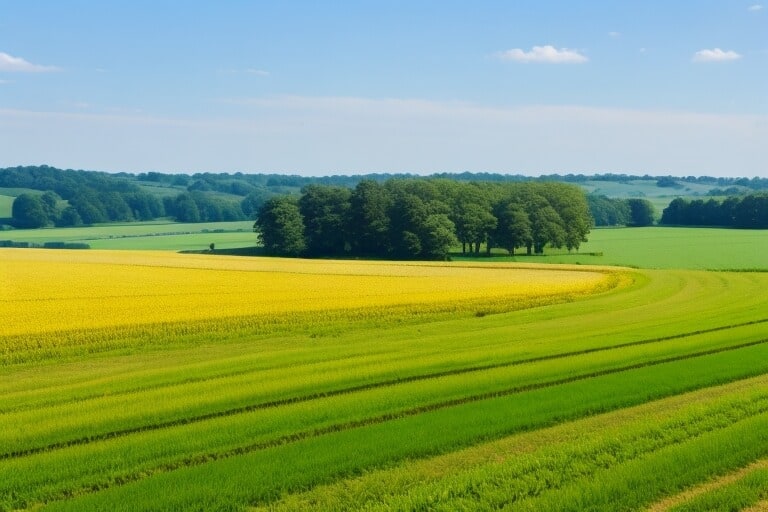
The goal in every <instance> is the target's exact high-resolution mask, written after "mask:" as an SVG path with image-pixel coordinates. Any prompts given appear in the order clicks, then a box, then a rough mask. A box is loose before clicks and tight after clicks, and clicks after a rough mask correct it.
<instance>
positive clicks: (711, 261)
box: [453, 227, 768, 270]
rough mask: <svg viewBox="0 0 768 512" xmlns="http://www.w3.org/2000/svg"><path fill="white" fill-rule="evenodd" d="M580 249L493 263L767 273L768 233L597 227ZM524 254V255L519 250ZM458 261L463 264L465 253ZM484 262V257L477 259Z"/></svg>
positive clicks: (501, 254)
mask: <svg viewBox="0 0 768 512" xmlns="http://www.w3.org/2000/svg"><path fill="white" fill-rule="evenodd" d="M588 238H589V241H587V242H584V243H582V244H581V247H579V249H578V251H571V252H570V253H569V252H568V251H565V250H558V249H552V248H547V249H546V251H545V254H544V255H542V256H527V255H525V254H524V252H525V250H524V249H523V254H516V255H515V256H511V257H510V256H507V255H506V251H494V256H495V257H494V258H492V259H491V261H518V262H531V263H534V262H535V263H570V264H584V265H619V266H629V267H636V268H656V269H664V268H666V269H682V268H688V269H702V270H758V269H759V270H767V269H768V230H746V229H744V230H741V229H718V228H671V227H647V228H603V229H593V230H592V231H591V232H590V233H589V235H588ZM518 252H519V251H518ZM453 258H454V259H455V260H457V261H462V260H464V259H469V258H466V257H465V256H462V255H461V254H456V253H454V254H453ZM477 259H478V260H482V259H483V258H477Z"/></svg>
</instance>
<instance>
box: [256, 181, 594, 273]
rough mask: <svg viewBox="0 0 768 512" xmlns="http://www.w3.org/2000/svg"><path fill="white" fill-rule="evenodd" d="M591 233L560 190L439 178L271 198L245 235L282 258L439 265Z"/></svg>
mask: <svg viewBox="0 0 768 512" xmlns="http://www.w3.org/2000/svg"><path fill="white" fill-rule="evenodd" d="M591 226H592V218H591V216H590V213H589V207H588V205H587V200H586V196H585V195H584V193H583V192H582V190H581V189H580V188H578V187H576V186H573V185H568V184H564V183H543V182H528V183H477V182H473V183H463V182H458V181H455V180H445V179H392V180H389V181H386V182H384V183H379V182H377V181H373V180H363V181H361V182H360V183H358V184H357V186H356V187H355V188H354V189H349V188H345V187H338V186H327V185H310V186H307V187H305V188H304V190H303V192H302V194H301V197H299V198H298V199H296V198H295V197H290V196H278V197H273V198H271V199H269V200H267V201H266V203H264V205H263V206H262V207H261V208H260V209H259V211H258V214H257V218H256V224H255V225H254V229H255V230H257V231H258V232H259V233H260V237H261V241H262V244H263V245H264V248H265V250H266V251H267V252H268V253H270V254H274V255H284V256H299V255H304V256H310V257H312V256H340V255H353V256H375V257H384V258H396V259H427V260H439V259H445V258H446V257H447V255H448V252H449V250H450V249H451V248H452V247H454V246H456V245H457V244H461V247H462V251H463V252H471V253H479V252H480V250H481V245H484V246H485V249H486V251H488V252H490V250H491V249H492V248H495V247H498V248H502V249H506V250H507V251H509V252H510V253H514V251H515V250H516V249H519V248H525V249H526V252H527V253H528V254H533V253H536V254H541V253H543V252H544V247H545V246H547V245H549V246H551V247H557V248H560V247H565V248H567V249H568V250H572V249H578V247H579V245H580V244H581V242H584V241H586V235H587V234H588V233H589V230H590V228H591Z"/></svg>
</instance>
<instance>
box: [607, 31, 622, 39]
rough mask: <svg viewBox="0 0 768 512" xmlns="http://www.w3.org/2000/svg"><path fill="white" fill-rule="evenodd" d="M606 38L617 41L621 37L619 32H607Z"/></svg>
mask: <svg viewBox="0 0 768 512" xmlns="http://www.w3.org/2000/svg"><path fill="white" fill-rule="evenodd" d="M608 37H611V38H613V39H618V38H619V37H621V32H615V31H614V32H608Z"/></svg>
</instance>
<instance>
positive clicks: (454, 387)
mask: <svg viewBox="0 0 768 512" xmlns="http://www.w3.org/2000/svg"><path fill="white" fill-rule="evenodd" d="M764 334H765V333H764V332H763V331H762V330H761V329H755V328H754V326H753V325H747V326H743V327H737V328H732V329H725V330H716V331H711V332H707V333H703V334H698V335H692V336H686V337H681V338H679V339H675V340H674V343H673V342H671V341H670V340H669V339H667V340H665V341H664V342H657V343H651V344H648V345H646V344H633V345H629V346H626V345H625V346H622V347H620V348H614V349H612V350H607V349H603V350H601V351H593V350H590V351H587V352H582V353H575V354H574V353H568V354H563V355H560V356H558V357H553V356H550V357H547V358H535V359H533V360H530V359H528V360H527V361H526V360H518V361H511V362H508V363H506V364H495V365H492V366H484V367H469V368H467V367H465V368H463V369H460V370H451V371H447V372H441V373H437V374H434V373H426V374H421V375H417V376H411V377H408V378H401V379H397V380H390V381H378V382H375V383H367V384H361V385H356V386H353V387H339V388H335V389H334V388H326V389H323V388H322V386H321V387H320V389H319V390H316V391H315V392H312V393H310V394H305V395H301V394H299V395H288V396H285V395H284V393H285V391H286V390H285V389H284V388H283V387H282V386H281V384H280V383H279V382H278V383H276V384H275V383H272V384H271V385H270V380H271V378H273V375H271V374H269V373H267V378H263V376H262V375H251V374H245V375H241V376H237V377H233V378H228V379H219V380H216V381H214V382H204V383H191V384H186V385H180V386H175V387H172V388H167V387H166V388H159V389H157V390H149V391H145V392H142V393H136V394H128V395H117V396H107V397H101V398H99V399H91V400H87V401H78V402H69V403H63V404H59V405H56V406H49V407H41V408H35V409H29V410H21V411H16V412H9V413H6V414H4V415H1V416H0V432H3V434H2V435H0V458H11V457H18V456H22V455H26V454H30V453H37V452H41V451H46V450H50V449H57V448H61V447H66V446H71V445H76V444H84V443H88V442H92V441H96V440H103V439H109V438H113V437H117V436H125V435H130V434H134V433H137V432H144V431H149V430H158V429H164V428H168V427H172V426H176V425H186V424H191V423H198V422H202V421H207V420H211V419H215V418H220V417H228V416H233V415H238V414H243V413H254V414H256V413H261V412H260V411H264V412H263V413H261V414H264V415H265V416H267V417H270V416H272V415H273V414H274V413H272V412H271V411H270V410H271V409H275V408H281V407H282V408H285V407H286V406H292V407H304V406H303V405H302V404H305V403H306V404H309V407H317V408H320V409H321V410H326V409H333V410H336V411H339V409H342V410H343V409H344V408H343V407H341V406H339V405H338V404H336V405H327V404H325V402H328V401H330V400H332V399H336V400H338V401H351V403H352V404H353V405H351V406H350V411H354V412H356V413H357V414H359V415H361V416H362V417H364V415H365V414H377V411H381V412H379V413H388V412H390V411H393V410H398V409H405V408H413V407H421V406H424V405H426V404H430V403H439V402H450V401H452V400H461V399H463V398H464V397H466V396H473V395H479V396H483V395H488V394H494V393H508V392H517V390H523V389H527V388H531V387H537V386H549V385H553V384H557V383H562V382H564V381H568V380H571V379H583V378H588V377H590V376H594V375H599V374H603V373H609V372H617V371H625V370H627V369H631V368H637V367H641V366H644V365H653V364H660V363H663V362H668V361H672V360H678V359H684V358H689V357H697V356H701V355H705V354H710V353H715V352H719V351H727V350H733V349H736V348H743V347H747V346H752V345H759V344H763V343H766V342H768V339H766V338H764V337H763V336H764ZM315 370H317V368H315ZM326 375H330V376H331V378H333V376H334V375H333V374H331V373H328V374H326ZM343 376H344V374H343V373H342V374H341V375H338V374H337V376H336V379H337V380H339V379H342V378H343ZM294 378H295V376H294ZM331 382H333V381H331ZM326 385H327V384H326ZM306 389H312V386H308V387H307V388H306ZM346 395H354V396H352V397H350V398H349V399H348V398H347V397H346ZM358 396H360V397H361V398H359V399H358V398H357V397H358ZM337 397H338V398H337ZM357 401H360V402H362V403H361V404H360V405H355V404H356V402H357ZM315 402H317V403H319V404H320V405H316V404H315ZM372 405H375V406H376V408H374V409H372V410H370V411H369V408H370V407H371V406H372ZM296 416H297V417H301V418H303V421H307V418H308V417H312V415H307V413H306V412H303V413H297V414H296ZM337 417H338V415H337ZM341 417H343V415H342V416H341ZM259 424H263V425H266V424H267V423H265V422H264V420H263V419H262V420H259ZM251 435H254V434H253V433H252V434H251Z"/></svg>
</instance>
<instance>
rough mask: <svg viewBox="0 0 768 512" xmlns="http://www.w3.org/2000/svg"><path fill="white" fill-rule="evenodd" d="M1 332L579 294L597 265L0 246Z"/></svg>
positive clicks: (597, 282) (600, 273) (598, 281)
mask: <svg viewBox="0 0 768 512" xmlns="http://www.w3.org/2000/svg"><path fill="white" fill-rule="evenodd" d="M0 263H1V265H2V267H1V268H0V279H1V280H2V287H0V315H1V318H0V335H34V334H39V333H46V332H55V331H66V330H83V329H95V328H104V327H113V326H130V325H142V324H154V323H167V322H183V321H196V320H210V319H217V318H227V317H247V316H269V315H273V314H281V315H284V314H286V313H289V314H290V313H293V312H296V313H299V312H301V313H307V312H314V311H317V312H320V311H327V310H346V309H360V308H372V310H375V309H376V308H381V307H389V306H397V305H414V307H424V308H429V307H431V305H433V304H445V303H449V302H454V301H466V300H473V301H476V300H478V299H485V298H487V299H488V300H489V301H491V302H493V301H497V302H498V301H499V300H503V299H509V300H510V301H513V300H522V299H530V298H531V297H549V296H553V295H562V294H577V295H583V294H588V293H592V292H594V291H597V290H603V289H605V288H606V287H608V285H607V283H608V282H609V281H610V273H607V272H606V271H604V270H601V269H593V270H585V269H579V268H566V267H544V266H539V267H536V266H523V265H512V264H508V265H499V264H495V265H482V264H456V263H413V262H408V263H402V262H371V261H338V260H300V259H277V258H245V257H228V256H212V255H192V254H176V253H171V252H144V251H142V252H130V251H57V250H34V249H29V250H25V249H0Z"/></svg>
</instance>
